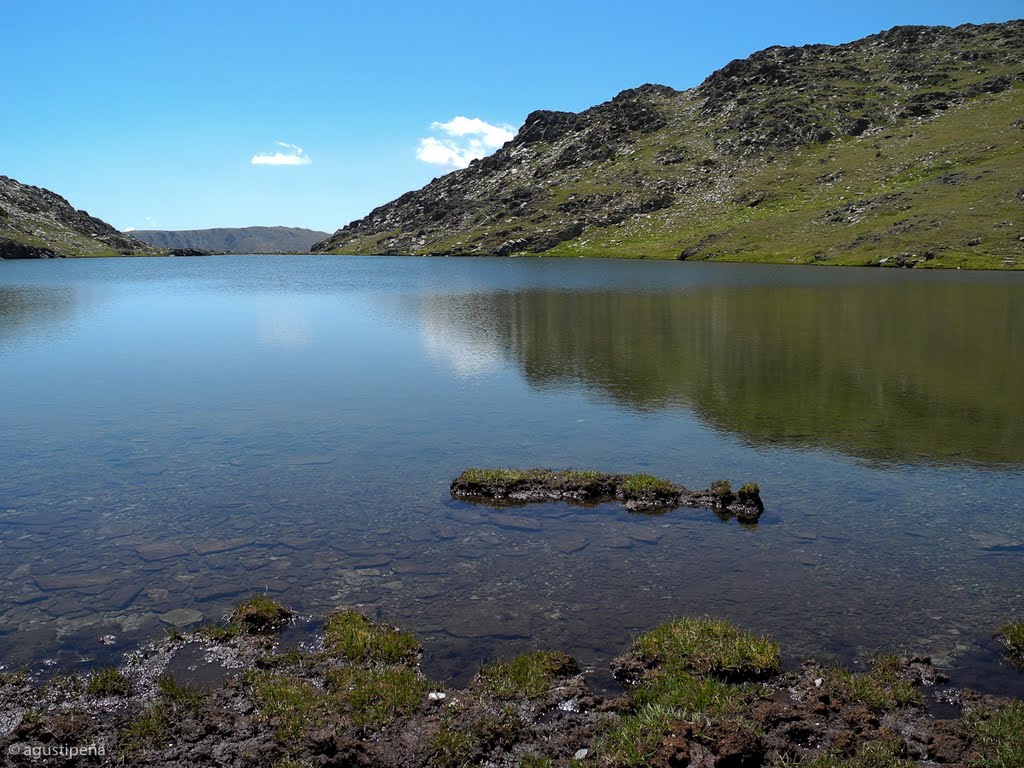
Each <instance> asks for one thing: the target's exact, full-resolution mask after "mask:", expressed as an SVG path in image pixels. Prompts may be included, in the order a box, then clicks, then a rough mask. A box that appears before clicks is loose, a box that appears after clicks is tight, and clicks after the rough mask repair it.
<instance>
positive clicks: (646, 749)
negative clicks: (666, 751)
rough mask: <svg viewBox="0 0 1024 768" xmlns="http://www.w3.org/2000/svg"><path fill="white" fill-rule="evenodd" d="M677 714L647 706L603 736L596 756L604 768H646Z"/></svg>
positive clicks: (608, 729)
mask: <svg viewBox="0 0 1024 768" xmlns="http://www.w3.org/2000/svg"><path fill="white" fill-rule="evenodd" d="M677 715H678V713H677V712H676V711H675V710H674V709H672V708H671V707H666V706H663V705H661V704H645V705H644V706H642V707H640V708H639V709H638V710H637V711H636V712H634V713H633V714H630V715H626V716H625V717H621V718H619V719H618V720H616V721H615V722H614V723H613V724H612V725H610V726H609V727H608V728H607V730H605V732H604V733H602V734H601V735H600V737H599V738H598V742H597V752H598V755H599V756H600V759H601V762H602V764H610V765H615V766H628V767H629V768H633V767H634V766H643V765H647V764H648V761H649V759H650V757H651V755H653V754H654V752H655V750H656V749H657V748H658V745H659V744H660V743H661V738H662V736H663V735H664V734H665V732H666V731H667V730H668V729H669V727H670V726H671V724H672V723H673V722H675V721H677V720H678V719H679V718H678V717H677Z"/></svg>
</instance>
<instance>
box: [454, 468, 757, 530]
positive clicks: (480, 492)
mask: <svg viewBox="0 0 1024 768" xmlns="http://www.w3.org/2000/svg"><path fill="white" fill-rule="evenodd" d="M451 492H452V496H455V497H456V498H464V499H488V500H492V501H513V502H544V501H558V500H562V501H572V502H580V503H592V504H596V503H598V502H602V501H612V500H617V501H620V502H621V503H622V505H623V506H624V507H625V508H626V509H628V510H630V511H636V512H650V511H660V510H667V509H672V508H674V507H680V506H686V507H706V508H709V509H716V510H720V511H723V512H728V513H731V514H733V515H735V516H736V517H737V518H738V519H739V520H740V521H741V522H748V523H754V522H757V519H758V518H759V517H760V516H761V513H762V512H764V504H763V503H762V502H761V494H760V488H759V487H758V485H757V483H746V484H745V485H744V486H743V487H742V488H740V490H739V493H736V494H734V493H733V492H732V486H731V484H730V483H729V481H728V480H716V481H715V482H714V483H712V484H711V487H710V488H708V489H707V490H703V491H691V490H688V489H686V488H684V487H683V486H681V485H676V484H675V483H672V482H670V481H668V480H663V479H661V478H659V477H654V476H653V475H647V474H633V475H617V474H606V473H604V472H595V471H592V470H576V469H565V470H551V469H498V468H490V469H479V468H471V469H467V470H465V471H464V472H463V473H462V474H461V475H459V476H458V477H457V478H455V479H454V480H453V481H452V484H451Z"/></svg>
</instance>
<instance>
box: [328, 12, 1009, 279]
mask: <svg viewBox="0 0 1024 768" xmlns="http://www.w3.org/2000/svg"><path fill="white" fill-rule="evenodd" d="M1022 81H1024V21H1011V22H1006V23H1003V24H986V25H981V26H975V25H964V26H961V27H957V28H955V29H952V28H949V27H896V28H894V29H891V30H889V31H886V32H882V33H880V34H877V35H872V36H871V37H867V38H864V39H862V40H858V41H856V42H852V43H848V44H845V45H838V46H831V45H808V46H803V47H800V48H783V47H773V48H768V49H767V50H764V51H761V52H759V53H755V54H754V55H752V56H751V57H749V58H747V59H744V60H737V61H733V62H732V63H730V64H728V65H727V66H725V67H724V68H722V69H720V70H718V71H717V72H715V73H714V74H712V75H711V76H710V77H708V78H707V80H705V81H704V82H703V83H702V84H701V85H700V86H698V87H697V88H693V89H690V90H687V91H677V90H674V89H672V88H668V87H665V86H660V85H645V86H641V87H639V88H635V89H633V90H628V91H623V92H622V93H620V94H619V95H618V96H616V97H615V98H614V99H612V100H611V101H609V102H606V103H604V104H600V105H598V106H596V107H592V108H590V109H588V110H586V111H585V112H581V113H579V114H575V113H571V112H550V111H537V112H533V113H531V114H530V115H529V116H528V117H527V118H526V122H525V123H524V125H523V126H522V128H521V129H520V130H519V132H518V134H517V135H516V136H515V138H514V139H512V140H511V141H510V142H508V143H507V144H505V146H504V147H502V148H501V149H499V150H498V151H497V152H496V153H494V154H493V155H491V156H489V157H485V158H483V159H481V160H476V161H474V162H473V163H472V164H471V165H470V166H469V167H468V168H466V169H464V170H459V171H454V172H452V173H450V174H447V175H446V176H443V177H441V178H438V179H435V180H434V181H433V182H431V183H430V184H428V185H427V186H425V187H423V188H422V189H420V190H417V191H414V192H408V193H406V194H404V195H402V196H401V197H399V198H398V199H397V200H394V201H392V202H390V203H387V204H386V205H383V206H381V207H379V208H377V209H375V210H374V211H372V212H371V213H370V214H369V215H368V216H366V217H365V218H363V219H359V220H358V221H354V222H352V223H350V224H348V225H347V226H345V227H344V228H342V229H340V230H338V231H337V232H335V233H334V235H332V236H331V237H330V238H328V239H327V240H325V241H323V242H321V243H318V244H316V245H315V246H313V250H314V251H317V252H325V253H351V254H451V255H483V254H492V255H532V254H544V255H548V256H616V257H636V258H666V259H691V260H706V259H715V260H723V261H774V262H796V263H811V262H814V263H824V264H876V265H877V264H882V265H888V266H894V265H899V266H916V265H922V266H923V265H927V266H967V267H983V268H993V267H994V268H1003V267H1013V266H1017V267H1020V266H1024V83H1022Z"/></svg>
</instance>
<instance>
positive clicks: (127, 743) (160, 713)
mask: <svg viewBox="0 0 1024 768" xmlns="http://www.w3.org/2000/svg"><path fill="white" fill-rule="evenodd" d="M170 723H171V714H170V712H169V711H168V709H167V707H166V706H164V705H162V704H155V705H153V706H152V707H150V708H149V709H147V710H145V711H144V712H143V713H142V714H141V715H139V716H138V717H137V718H135V719H134V720H132V721H131V722H130V723H129V724H128V726H127V728H125V729H124V731H122V733H121V737H120V740H119V743H118V750H117V751H118V754H119V755H121V757H122V758H124V757H127V756H129V755H131V754H133V753H135V752H138V751H140V750H143V749H148V748H151V747H155V746H157V745H158V744H160V743H161V742H163V741H164V740H166V738H167V728H168V726H169V725H170Z"/></svg>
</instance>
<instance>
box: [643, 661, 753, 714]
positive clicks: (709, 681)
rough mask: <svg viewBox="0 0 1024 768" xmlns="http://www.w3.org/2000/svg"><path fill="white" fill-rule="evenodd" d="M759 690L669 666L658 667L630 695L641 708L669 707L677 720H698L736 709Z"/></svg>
mask: <svg viewBox="0 0 1024 768" xmlns="http://www.w3.org/2000/svg"><path fill="white" fill-rule="evenodd" d="M755 690H756V688H755V687H751V686H740V685H731V684H729V683H724V682H722V681H721V680H718V679H717V678H714V677H709V676H706V675H693V674H690V673H688V672H685V671H683V670H681V669H679V668H678V667H674V666H673V665H669V666H664V667H660V668H658V669H656V670H654V671H653V672H652V673H651V674H649V675H648V676H646V677H645V678H644V679H643V680H642V681H640V682H639V683H638V684H637V685H635V686H633V687H632V688H630V690H629V697H630V699H631V700H632V701H633V703H634V705H636V706H637V707H640V708H642V707H645V706H660V707H669V708H670V709H671V710H672V711H673V713H674V714H675V716H676V718H677V719H680V720H687V721H689V722H698V721H700V720H703V719H713V718H717V717H721V716H723V715H726V714H728V713H730V712H734V711H736V710H737V708H738V707H739V706H740V705H741V704H742V703H743V702H744V701H746V700H747V699H748V698H749V696H750V695H751V693H752V692H754V691H755Z"/></svg>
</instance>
